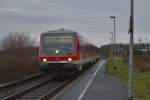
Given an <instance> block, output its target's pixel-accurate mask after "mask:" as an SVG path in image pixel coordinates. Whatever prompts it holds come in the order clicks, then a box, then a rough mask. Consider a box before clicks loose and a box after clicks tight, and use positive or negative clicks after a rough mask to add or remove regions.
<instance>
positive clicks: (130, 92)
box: [128, 0, 134, 100]
mask: <svg viewBox="0 0 150 100" xmlns="http://www.w3.org/2000/svg"><path fill="white" fill-rule="evenodd" d="M130 1H131V2H130V6H131V9H130V30H129V32H130V48H129V80H128V100H133V66H134V63H133V59H134V58H133V51H134V50H133V39H134V37H133V33H134V0H130Z"/></svg>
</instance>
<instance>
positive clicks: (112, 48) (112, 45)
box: [109, 32, 114, 66]
mask: <svg viewBox="0 0 150 100" xmlns="http://www.w3.org/2000/svg"><path fill="white" fill-rule="evenodd" d="M110 34H111V35H112V37H111V38H109V39H111V51H112V65H113V66H114V44H113V41H114V40H113V32H110Z"/></svg>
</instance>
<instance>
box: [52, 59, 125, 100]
mask: <svg viewBox="0 0 150 100" xmlns="http://www.w3.org/2000/svg"><path fill="white" fill-rule="evenodd" d="M105 63H106V61H105V60H102V61H99V62H98V63H97V64H95V65H94V66H93V67H91V68H90V69H89V70H88V71H86V72H85V73H83V74H82V75H81V76H80V77H79V78H77V79H76V80H75V81H74V82H72V83H71V84H70V85H68V86H67V87H66V88H65V89H63V90H62V91H61V92H60V93H58V94H57V95H56V96H55V97H54V98H52V100H127V89H126V87H125V86H124V85H123V84H122V82H121V81H120V79H119V78H117V77H114V76H109V75H106V74H105V73H104V70H105Z"/></svg>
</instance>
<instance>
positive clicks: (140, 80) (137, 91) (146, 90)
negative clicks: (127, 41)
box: [106, 57, 150, 100]
mask: <svg viewBox="0 0 150 100" xmlns="http://www.w3.org/2000/svg"><path fill="white" fill-rule="evenodd" d="M116 67H117V68H116V69H114V68H113V67H112V60H111V59H110V58H108V61H107V63H106V73H107V74H109V75H113V76H117V77H119V78H120V79H121V80H122V81H123V82H124V84H125V85H126V86H127V84H128V64H127V62H125V60H124V59H123V58H121V57H118V58H116ZM133 84H134V95H135V97H136V100H150V71H140V70H139V69H137V68H136V67H135V68H134V83H133Z"/></svg>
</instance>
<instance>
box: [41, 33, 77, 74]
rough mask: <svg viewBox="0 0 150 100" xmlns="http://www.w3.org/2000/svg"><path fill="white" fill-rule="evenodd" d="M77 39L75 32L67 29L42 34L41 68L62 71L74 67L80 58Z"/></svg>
mask: <svg viewBox="0 0 150 100" xmlns="http://www.w3.org/2000/svg"><path fill="white" fill-rule="evenodd" d="M76 39H77V38H76V34H74V32H71V31H66V30H57V31H48V32H46V33H43V34H41V38H40V51H39V59H40V68H41V70H42V71H48V72H49V71H51V72H60V71H64V70H69V71H70V70H72V69H74V68H75V67H76V65H77V63H76V62H77V60H78V59H79V55H78V52H77V49H76V48H77V43H76Z"/></svg>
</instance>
